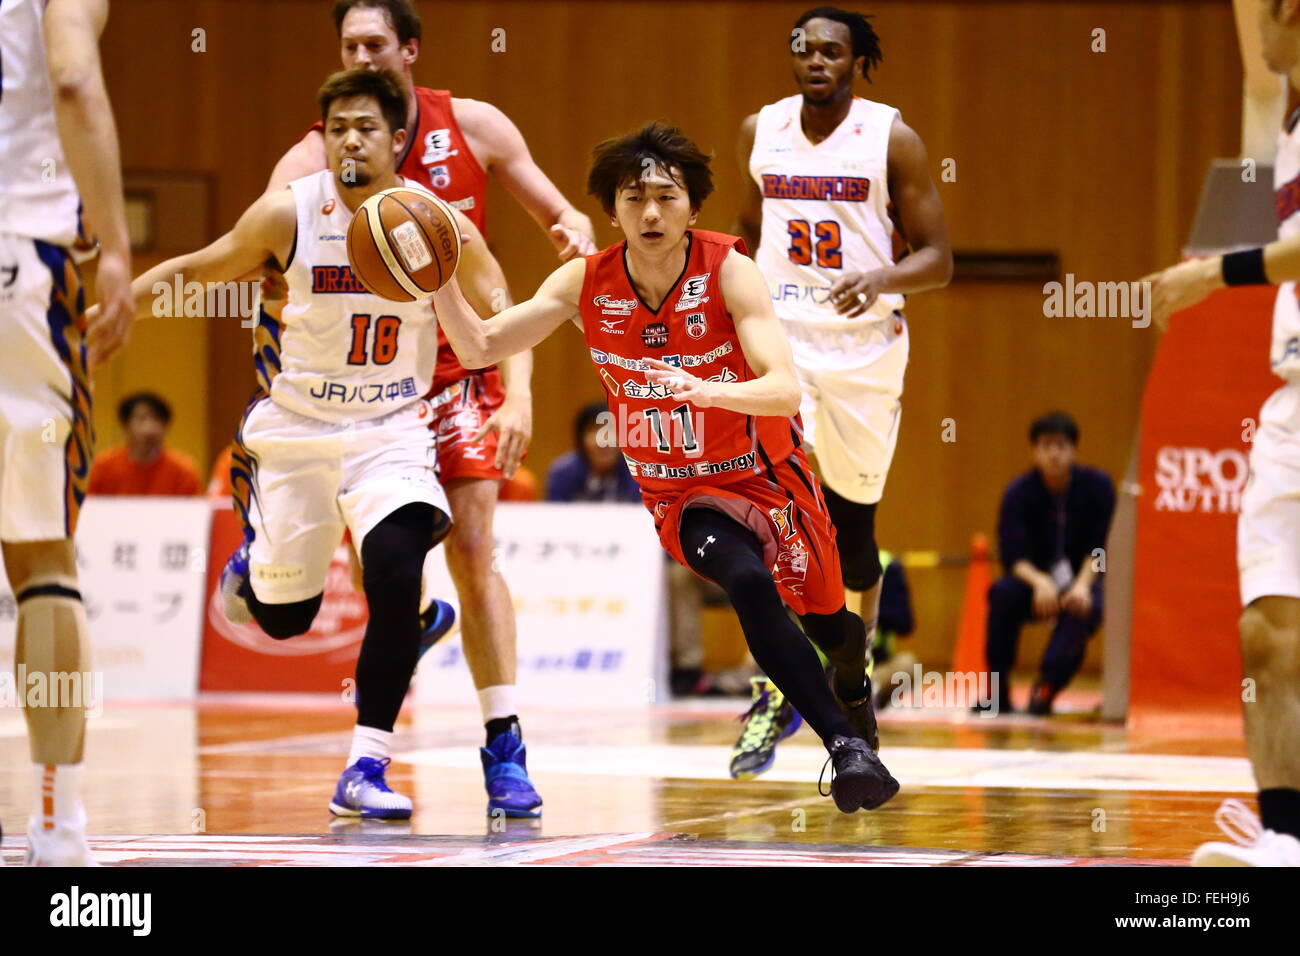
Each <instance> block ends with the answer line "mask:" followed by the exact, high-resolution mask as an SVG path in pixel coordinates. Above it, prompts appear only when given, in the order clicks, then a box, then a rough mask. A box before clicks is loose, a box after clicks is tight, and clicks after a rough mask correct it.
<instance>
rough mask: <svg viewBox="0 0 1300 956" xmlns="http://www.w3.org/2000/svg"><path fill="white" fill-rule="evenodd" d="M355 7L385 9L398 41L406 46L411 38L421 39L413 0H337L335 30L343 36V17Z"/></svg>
mask: <svg viewBox="0 0 1300 956" xmlns="http://www.w3.org/2000/svg"><path fill="white" fill-rule="evenodd" d="M353 7H374V8H375V9H376V10H383V11H384V15H385V16H386V17H387V18H388V25H389V26H390V27H392V28H393V32H394V33H396V34H397V42H398V43H400V44H401V45H403V46H405V45H406V43H407V41H409V40H418V39H420V15H419V14H418V13H416V12H415V4H413V3H411V0H336V2H335V4H334V30H335V31H336V32H337V33H338V35H339V36H343V18H344V17H346V16H347V15H348V12H349V11H350V10H351V9H352V8H353Z"/></svg>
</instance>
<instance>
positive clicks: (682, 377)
mask: <svg viewBox="0 0 1300 956" xmlns="http://www.w3.org/2000/svg"><path fill="white" fill-rule="evenodd" d="M641 361H643V362H645V364H646V365H648V366H650V367H649V369H647V370H646V373H645V378H646V381H647V382H649V383H650V384H651V385H662V386H663V387H664V388H666V389H668V390H669V391H670V392H672V393H673V398H678V399H681V400H682V401H683V402H690V403H691V404H692V405H694V406H695V407H696V408H710V407H712V405H713V403H714V400H715V399H716V397H717V392H716V389H715V386H716V385H717V383H716V382H706V381H705V380H704V379H702V378H698V377H697V376H694V375H692V374H691V373H690V372H686V371H683V370H682V369H680V368H678V367H677V366H675V365H669V364H668V363H667V362H661V361H660V360H659V359H656V358H644V359H642V360H641Z"/></svg>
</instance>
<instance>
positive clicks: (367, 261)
mask: <svg viewBox="0 0 1300 956" xmlns="http://www.w3.org/2000/svg"><path fill="white" fill-rule="evenodd" d="M347 246H348V264H349V265H350V266H351V267H352V273H353V275H355V276H356V277H357V280H358V281H359V282H360V283H361V284H362V285H363V286H365V287H366V289H367V290H368V291H369V292H371V293H372V294H374V295H377V296H379V297H380V298H383V299H389V300H391V301H393V302H413V301H415V300H416V299H427V298H428V297H429V296H431V295H433V294H434V293H435V292H437V291H438V290H439V289H441V288H442V287H443V286H444V285H446V284H447V282H448V280H450V279H451V277H452V276H453V275H454V274H455V272H456V263H457V262H459V261H460V229H459V228H457V226H456V216H455V213H454V212H452V209H451V207H450V206H448V205H447V204H446V203H445V202H443V201H442V200H441V199H439V198H438V197H437V196H435V195H433V193H430V192H426V191H424V190H422V189H411V188H410V187H406V186H398V187H395V188H393V189H385V190H384V191H383V192H381V193H376V194H375V195H373V196H371V197H370V198H369V199H367V200H366V201H365V202H364V203H362V204H361V208H360V209H358V210H357V211H356V214H355V215H354V216H353V217H352V222H351V223H350V224H349V225H348V242H347Z"/></svg>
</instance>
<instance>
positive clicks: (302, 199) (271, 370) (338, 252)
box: [253, 170, 438, 422]
mask: <svg viewBox="0 0 1300 956" xmlns="http://www.w3.org/2000/svg"><path fill="white" fill-rule="evenodd" d="M403 185H405V186H408V187H410V188H413V189H422V188H423V187H422V186H420V185H419V184H418V183H414V182H411V181H410V180H404V181H403ZM289 189H290V190H292V191H293V198H294V202H295V204H296V205H297V210H298V232H297V236H296V238H295V240H294V246H293V251H292V252H291V253H290V255H289V263H288V265H287V266H286V268H285V270H284V275H285V279H286V280H287V282H288V285H289V299H288V303H287V304H286V305H285V306H284V309H283V312H282V314H281V316H280V318H279V319H276V318H275V317H273V316H271V315H270V314H269V313H268V312H267V311H266V310H265V309H263V310H261V313H260V315H259V317H258V325H257V328H256V330H255V331H254V335H253V342H254V347H253V362H254V365H255V366H256V370H257V379H258V383H259V384H260V385H261V387H262V389H263V390H265V391H266V392H268V393H270V395H271V399H272V400H273V401H274V402H276V404H278V405H281V406H282V407H284V408H287V409H289V410H290V411H294V412H297V413H298V414H300V415H306V416H307V417H309V418H315V419H320V420H322V421H329V422H340V421H349V420H352V421H357V420H363V419H367V418H375V417H377V416H379V415H386V414H388V413H389V412H394V411H396V410H397V409H399V408H401V407H402V406H404V405H409V404H410V403H412V402H414V401H418V400H419V399H421V398H423V397H424V395H425V394H426V393H427V392H428V391H429V386H430V383H431V373H432V371H433V368H434V360H435V356H436V354H437V351H438V338H437V336H438V326H437V320H436V317H435V315H434V311H433V305H432V303H431V301H430V300H428V299H424V300H417V301H415V302H390V301H389V300H388V299H381V298H379V297H378V296H375V295H371V294H370V293H369V292H367V291H366V290H365V287H364V286H362V285H361V283H360V282H359V281H358V280H357V278H356V276H354V275H353V274H352V269H351V267H350V266H349V265H348V254H347V231H348V224H349V223H350V222H351V221H352V213H351V212H350V211H349V210H348V208H347V206H345V205H344V204H343V200H342V199H340V198H339V195H338V190H337V189H336V188H335V185H334V177H333V174H332V173H331V172H330V171H329V170H322V171H321V172H319V173H312V174H311V175H310V176H304V177H303V178H301V179H296V180H294V181H293V182H291V183H290V184H289Z"/></svg>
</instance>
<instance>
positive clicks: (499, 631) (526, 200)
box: [267, 0, 596, 817]
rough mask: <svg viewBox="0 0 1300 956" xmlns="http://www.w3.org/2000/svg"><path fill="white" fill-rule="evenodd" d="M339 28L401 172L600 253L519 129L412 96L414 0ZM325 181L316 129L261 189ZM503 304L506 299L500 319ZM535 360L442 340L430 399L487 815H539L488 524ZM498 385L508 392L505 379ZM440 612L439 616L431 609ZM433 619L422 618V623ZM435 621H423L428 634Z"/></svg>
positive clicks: (517, 454)
mask: <svg viewBox="0 0 1300 956" xmlns="http://www.w3.org/2000/svg"><path fill="white" fill-rule="evenodd" d="M333 15H334V24H335V27H336V29H337V30H338V35H339V39H340V41H341V45H342V49H341V54H342V60H343V66H344V67H345V68H352V67H355V66H365V67H369V68H370V69H389V70H392V71H393V72H395V73H397V74H398V75H399V76H400V77H401V78H402V82H403V85H404V87H405V92H406V95H407V103H408V112H407V130H408V131H409V132H410V135H409V136H408V137H407V144H408V145H407V148H406V151H405V152H404V153H403V154H402V155H401V156H399V157H398V172H399V173H400V174H401V175H403V176H405V177H407V178H408V179H414V180H415V181H417V182H419V183H421V184H423V185H424V186H427V187H428V188H429V189H431V190H433V192H434V193H436V194H437V195H438V196H439V197H441V198H442V199H444V200H446V201H447V202H448V203H450V204H451V205H452V206H454V207H455V208H457V209H459V210H460V211H461V212H462V213H464V214H465V215H466V216H467V217H469V219H470V220H471V221H472V222H473V223H474V225H476V226H477V227H478V228H479V230H480V231H481V232H482V233H483V234H484V235H487V221H486V212H487V210H486V198H487V177H488V175H489V174H491V175H495V176H497V177H498V178H499V179H500V181H501V183H502V184H503V185H504V186H505V187H506V188H507V189H508V190H509V191H510V192H511V194H513V195H514V197H515V198H516V199H517V200H519V202H520V204H521V205H522V206H523V207H524V208H525V209H526V210H527V211H528V213H529V215H531V216H532V217H533V219H534V220H536V221H537V224H538V225H539V226H541V227H542V228H543V229H544V230H546V234H547V236H548V237H549V238H550V240H551V242H552V243H553V244H554V246H555V249H556V252H557V254H558V255H559V256H560V258H561V260H565V259H569V258H571V257H573V256H575V255H586V254H588V253H591V252H594V251H595V249H596V247H595V243H594V242H593V240H592V228H591V220H590V219H588V218H587V217H586V216H585V215H583V214H582V213H580V212H578V211H577V210H576V209H574V208H573V206H572V205H570V204H569V202H568V200H566V199H565V198H564V196H563V195H562V194H561V193H560V191H559V190H558V189H556V188H555V186H554V184H552V183H551V181H550V179H548V178H547V176H546V174H545V173H543V172H542V170H541V169H539V168H538V166H537V164H536V163H534V162H533V159H532V156H531V155H529V152H528V146H527V144H526V143H525V142H524V139H523V137H522V136H521V135H520V133H519V130H518V129H517V128H516V127H515V125H514V123H512V122H511V121H510V119H509V118H508V117H506V116H505V114H503V113H502V112H501V111H500V110H498V109H497V108H496V107H494V106H492V105H491V104H489V103H484V102H481V101H479V100H472V99H463V98H459V97H453V96H452V95H451V94H450V93H448V92H447V91H446V90H431V89H427V88H425V87H417V86H416V85H415V81H414V78H413V77H412V69H413V68H414V66H415V62H416V60H417V58H418V57H419V53H420V34H421V28H420V18H419V15H418V14H417V13H416V11H415V9H414V7H413V5H412V4H411V3H410V2H409V0H338V2H336V3H335V4H334V10H333ZM324 168H325V140H324V136H323V133H322V131H321V128H320V124H316V125H315V126H313V127H312V128H311V129H310V130H309V131H308V132H307V135H306V136H304V137H303V138H302V140H300V141H299V142H298V143H297V144H296V145H295V146H294V147H293V148H292V149H290V150H289V151H288V152H287V153H286V154H285V155H284V156H283V157H282V158H281V160H280V162H279V163H278V164H277V165H276V167H275V171H274V172H273V173H272V175H271V181H270V183H269V184H268V186H267V190H268V192H269V191H274V190H276V189H280V188H283V187H284V186H285V185H286V184H288V183H289V182H290V181H291V180H294V179H296V178H298V177H300V176H304V175H307V174H309V173H313V172H316V171H318V170H321V169H324ZM509 304H510V298H509V290H508V289H504V288H503V289H502V290H501V301H500V307H501V308H505V307H506V306H508V305H509ZM531 376H532V354H531V353H530V352H528V351H527V350H524V351H522V352H520V353H518V354H515V355H511V356H502V360H501V367H500V369H499V370H498V369H497V368H496V367H495V366H490V367H487V368H477V367H476V370H475V371H470V370H467V369H466V368H464V367H462V366H461V365H460V363H458V362H457V361H456V356H455V353H454V352H452V350H451V349H450V348H449V347H448V346H447V342H446V339H445V338H444V337H443V336H442V335H441V333H440V334H439V348H438V367H437V371H436V373H435V375H434V382H433V390H432V393H431V396H430V398H431V400H432V402H433V405H434V415H435V419H434V423H433V425H432V426H431V427H432V429H433V431H434V433H435V435H436V436H437V442H438V467H439V474H440V476H441V479H442V483H443V486H444V487H445V488H446V490H447V497H448V499H449V501H450V504H451V509H452V514H453V515H454V516H455V522H456V524H455V527H454V530H453V531H452V533H451V536H450V537H449V538H448V539H447V542H446V545H445V555H446V559H447V569H448V571H449V572H450V573H451V577H452V580H453V582H454V583H455V585H456V591H457V594H458V595H459V597H460V605H461V614H462V622H461V633H462V643H463V646H464V650H465V658H466V660H467V661H468V663H469V668H470V672H471V673H472V675H473V677H474V686H475V687H476V688H477V690H478V696H479V702H480V705H481V707H482V711H483V720H484V723H485V726H486V729H487V747H486V748H484V750H483V766H484V773H485V774H486V775H487V777H488V780H487V787H488V792H489V801H488V813H489V814H491V813H493V812H494V811H501V812H504V813H505V814H506V815H507V816H530V817H531V816H539V815H540V807H541V798H540V797H538V796H537V793H536V791H535V790H534V789H533V787H532V785H531V783H529V781H528V775H527V773H526V771H525V770H524V749H523V744H522V735H521V733H520V728H519V720H518V715H517V706H516V703H515V667H516V658H515V614H514V604H513V602H512V601H511V598H510V592H509V590H508V589H507V587H506V583H505V580H504V579H503V578H502V577H501V575H500V573H499V572H498V571H496V570H495V569H494V568H493V564H492V547H493V532H492V518H493V512H494V509H495V508H496V502H497V495H498V491H499V486H500V482H501V479H502V478H509V477H511V476H513V474H514V472H515V470H516V468H518V466H519V462H520V459H521V458H522V457H523V454H524V452H525V450H526V449H527V447H528V441H529V438H530V437H531V433H532V395H531V392H530V383H529V380H530V378H531ZM503 378H504V384H503V381H502V379H503ZM436 606H437V605H436V604H435V607H436ZM426 614H427V612H426ZM428 621H429V618H426V623H428Z"/></svg>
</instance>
